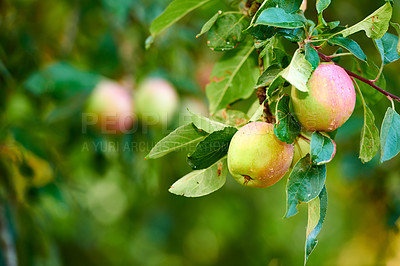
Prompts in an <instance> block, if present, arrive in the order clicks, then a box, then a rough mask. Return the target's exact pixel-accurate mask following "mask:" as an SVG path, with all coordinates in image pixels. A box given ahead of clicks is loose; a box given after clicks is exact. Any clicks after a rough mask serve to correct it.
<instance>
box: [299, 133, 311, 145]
mask: <svg viewBox="0 0 400 266" xmlns="http://www.w3.org/2000/svg"><path fill="white" fill-rule="evenodd" d="M299 137H300V138H302V139H304V140H305V141H307V142H308V143H311V140H309V139H308V138H307V137H306V136H303V135H302V134H299Z"/></svg>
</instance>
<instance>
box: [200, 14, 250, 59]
mask: <svg viewBox="0 0 400 266" xmlns="http://www.w3.org/2000/svg"><path fill="white" fill-rule="evenodd" d="M248 25H249V21H248V19H247V18H246V16H243V15H242V14H237V13H227V14H223V15H222V16H220V17H219V18H218V20H217V21H216V22H215V24H214V25H213V26H212V27H211V29H210V31H209V32H208V39H207V45H208V47H210V48H211V49H212V50H215V51H225V50H231V49H233V48H235V47H236V46H237V44H238V43H239V42H241V41H243V40H244V39H245V37H246V33H244V32H243V30H244V29H245V28H246V27H247V26H248Z"/></svg>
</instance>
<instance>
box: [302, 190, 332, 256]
mask: <svg viewBox="0 0 400 266" xmlns="http://www.w3.org/2000/svg"><path fill="white" fill-rule="evenodd" d="M327 209H328V193H327V192H326V187H325V186H324V188H323V189H322V190H321V193H319V196H318V197H317V198H315V199H313V200H312V201H310V202H309V203H308V222H307V232H306V245H305V258H304V264H306V263H307V260H308V257H309V256H310V254H311V252H313V250H314V249H315V247H316V246H317V244H318V240H317V236H318V234H319V232H320V231H321V229H322V225H323V223H324V221H325V216H326V211H327Z"/></svg>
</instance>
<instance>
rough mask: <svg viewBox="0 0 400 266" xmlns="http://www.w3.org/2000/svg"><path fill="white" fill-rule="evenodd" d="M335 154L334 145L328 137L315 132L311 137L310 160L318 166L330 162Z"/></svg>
mask: <svg viewBox="0 0 400 266" xmlns="http://www.w3.org/2000/svg"><path fill="white" fill-rule="evenodd" d="M335 153H336V143H335V142H334V141H333V140H332V139H331V138H330V137H328V136H325V135H322V134H321V133H319V132H317V131H315V132H314V133H313V134H312V135H311V160H312V161H313V162H314V163H316V164H318V165H320V164H325V163H329V162H330V161H332V159H333V157H334V156H335Z"/></svg>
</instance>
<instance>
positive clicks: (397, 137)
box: [381, 107, 400, 163]
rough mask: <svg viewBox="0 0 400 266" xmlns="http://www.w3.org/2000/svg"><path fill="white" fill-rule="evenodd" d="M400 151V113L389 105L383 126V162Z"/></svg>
mask: <svg viewBox="0 0 400 266" xmlns="http://www.w3.org/2000/svg"><path fill="white" fill-rule="evenodd" d="M399 152H400V115H399V114H398V113H397V112H396V111H395V110H393V109H392V108H391V107H389V108H388V109H387V111H386V114H385V118H384V119H383V122H382V127H381V163H383V162H385V161H388V160H390V159H392V158H393V157H395V156H396V155H397V154H398V153H399Z"/></svg>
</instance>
